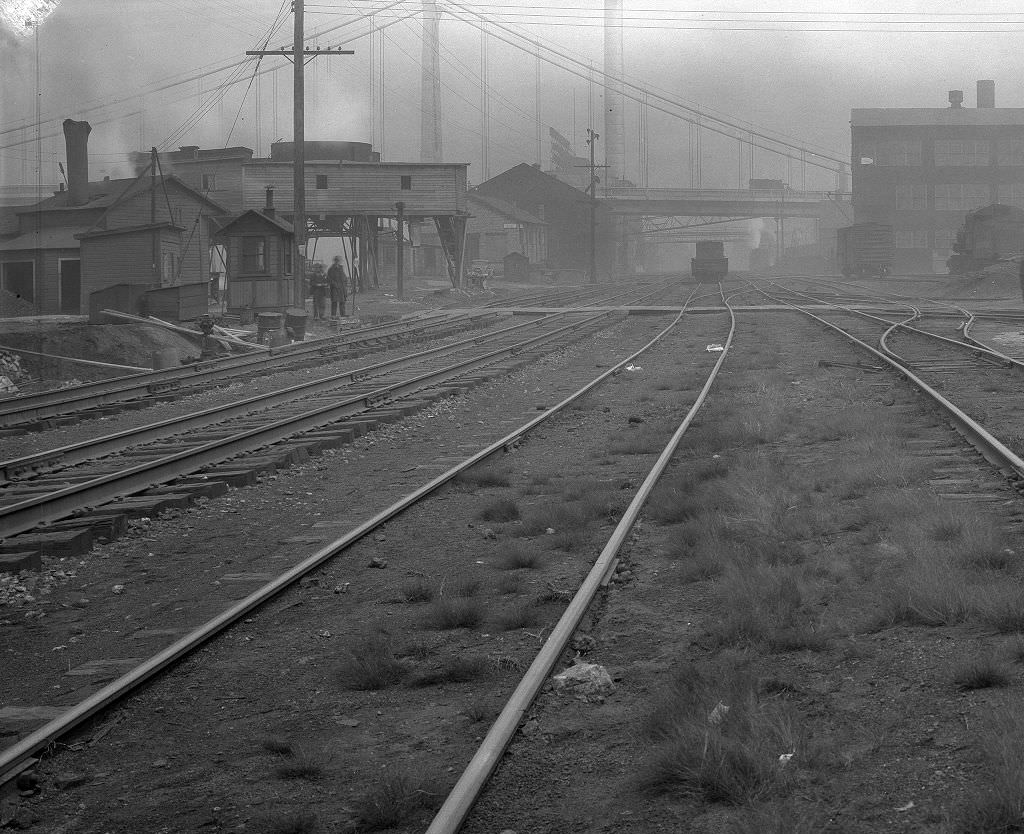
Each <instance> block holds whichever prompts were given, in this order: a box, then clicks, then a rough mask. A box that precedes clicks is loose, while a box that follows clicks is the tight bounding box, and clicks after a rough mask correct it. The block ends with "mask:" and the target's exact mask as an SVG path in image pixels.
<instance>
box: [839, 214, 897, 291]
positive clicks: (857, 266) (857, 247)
mask: <svg viewBox="0 0 1024 834" xmlns="http://www.w3.org/2000/svg"><path fill="white" fill-rule="evenodd" d="M895 258H896V244H895V241H894V238H893V233H892V226H888V225H886V224H884V223H857V224H855V225H853V226H846V227H845V228H842V229H837V230H836V260H837V261H838V262H839V270H840V272H842V273H843V275H844V276H846V277H847V278H852V277H854V276H859V277H865V276H868V275H873V276H877V277H879V278H881V277H883V276H885V275H888V274H889V273H890V272H892V263H893V261H894V260H895Z"/></svg>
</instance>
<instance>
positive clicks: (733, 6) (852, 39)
mask: <svg viewBox="0 0 1024 834" xmlns="http://www.w3.org/2000/svg"><path fill="white" fill-rule="evenodd" d="M439 3H440V5H441V7H442V9H443V8H444V6H445V0H439ZM48 5H56V9H55V10H54V11H53V12H52V14H50V15H49V17H47V18H46V19H45V20H44V21H43V22H42V23H41V24H40V25H39V27H38V29H36V30H33V29H31V28H30V29H28V30H27V34H26V30H25V29H24V27H22V26H21V25H20V24H18V23H17V18H18V17H19V16H24V15H25V14H26V13H27V14H31V13H32V10H33V9H34V8H38V7H44V6H48ZM460 5H466V6H467V7H469V4H462V3H461V0H460ZM471 5H472V8H473V9H476V10H477V11H480V12H483V13H486V14H488V15H491V16H493V18H494V19H495V20H497V21H498V22H500V23H501V24H502V25H505V26H508V27H511V28H512V29H513V30H516V31H520V32H523V33H525V34H527V36H528V37H530V38H532V39H539V40H541V42H542V43H543V44H545V45H550V46H554V47H555V48H557V49H559V50H561V51H562V52H563V53H565V54H567V55H570V56H573V57H575V58H577V59H579V60H581V61H583V62H584V63H586V62H592V63H593V64H594V65H595V67H597V68H600V66H601V63H602V55H603V50H602V28H601V22H602V17H603V16H602V8H603V7H602V5H601V4H600V3H599V0H591V1H590V2H588V0H552V2H544V0H541V2H537V3H533V4H525V3H520V4H511V3H506V2H497V0H487V1H486V2H480V3H473V4H471ZM964 5H965V4H963V3H961V2H931V3H908V2H875V0H858V1H857V2H854V1H853V0H846V2H827V1H826V2H822V0H816V1H815V2H810V0H772V2H764V0H761V2H753V0H734V2H720V1H719V0H705V2H700V1H699V0H697V1H696V2H666V0H624V19H625V28H624V34H623V40H624V57H625V68H626V74H627V76H628V77H629V79H631V80H632V81H634V82H636V83H638V84H640V85H642V86H644V87H647V88H649V89H651V90H656V91H660V92H664V93H666V94H668V95H669V96H670V97H671V98H674V99H675V100H677V101H685V102H687V103H690V104H692V105H697V106H700V107H703V108H707V109H709V110H714V111H716V112H718V113H720V114H723V115H725V116H728V117H729V118H731V119H734V120H741V121H746V122H750V123H753V124H754V125H757V126H758V127H760V128H763V129H765V130H768V131H771V132H773V133H776V134H784V135H787V136H790V137H794V138H797V139H799V140H800V141H802V142H806V143H808V144H810V145H813V146H815V147H818V148H821V149H825V150H828V151H831V152H833V153H835V154H837V155H839V156H840V157H842V158H847V157H848V155H849V124H848V122H849V115H850V108H852V107H887V106H892V107H944V106H946V92H947V90H949V89H954V88H959V89H963V90H964V92H965V105H968V106H973V105H974V82H975V81H976V80H977V79H980V78H991V79H994V80H995V82H996V103H997V106H1005V107H1024V86H1022V83H1021V82H1020V81H1019V80H1018V79H1019V78H1021V77H1022V75H1024V73H1022V70H1024V49H1021V43H1022V42H1024V11H1014V10H1013V9H1014V4H1011V3H1009V2H984V1H983V0H977V2H975V3H973V4H971V8H972V9H973V12H972V13H971V14H964V13H962V11H961V10H962V9H963V8H964ZM419 6H420V2H419V0H409V2H406V3H401V2H399V3H395V2H390V3H389V2H386V0H349V2H344V3H334V2H327V0H321V2H312V0H310V1H309V2H307V31H308V32H311V33H312V32H316V31H317V30H321V29H324V28H326V27H338V26H340V27H342V28H339V29H337V30H336V31H334V32H332V33H331V34H329V35H326V36H324V37H321V38H312V39H311V40H310V43H311V44H312V45H314V46H316V45H322V46H326V45H335V44H338V43H340V42H341V41H343V40H346V39H347V38H349V37H353V36H358V37H355V39H354V40H352V41H351V42H350V43H348V44H347V48H352V49H355V50H356V52H357V54H356V55H354V56H349V57H331V58H318V59H316V60H314V61H313V62H311V63H310V65H309V66H308V67H307V72H308V73H309V82H308V86H307V91H308V92H307V96H308V100H309V101H308V105H307V107H308V116H307V128H306V135H307V138H309V139H353V140H360V141H370V140H371V138H373V139H374V140H375V144H376V145H377V147H378V148H381V147H382V149H383V151H384V154H385V158H386V159H391V160H412V161H416V160H418V159H419V90H420V23H419V20H418V19H417V18H416V17H415V16H413V17H409V18H408V19H404V20H403V19H401V18H404V17H405V16H406V15H410V14H414V13H415V12H416V11H417V10H418V8H419ZM385 7H388V8H387V10H385V11H381V10H382V9H384V8H385ZM282 9H283V11H284V14H282V15H280V16H279V13H281V12H282ZM374 10H376V11H377V15H376V17H375V21H376V22H377V23H378V24H379V23H382V22H390V23H391V25H390V26H389V27H388V28H387V29H386V30H385V62H384V102H385V109H386V115H385V130H384V136H383V142H382V141H381V137H380V135H379V132H378V131H376V130H374V128H373V126H372V123H373V116H374V110H373V108H372V107H371V92H370V89H371V75H372V73H371V64H370V51H371V49H370V39H369V38H368V37H367V36H366V34H365V33H366V31H367V28H368V15H369V14H370V12H371V11H374ZM0 12H3V13H4V14H0V20H2V22H0V28H2V29H3V33H4V34H3V37H2V39H0V56H2V62H3V66H2V68H0V69H2V73H0V76H2V80H0V115H2V117H3V118H2V119H0V131H4V132H2V133H0V180H2V182H3V183H5V184H10V183H15V182H19V181H20V180H21V178H22V177H23V176H25V177H26V178H27V179H28V180H29V181H31V182H34V181H35V169H36V165H37V160H38V159H39V154H38V153H37V145H36V143H35V141H34V137H35V133H34V127H30V128H29V129H28V131H27V132H26V131H24V130H22V129H21V127H22V126H23V125H25V124H28V125H30V126H31V125H34V124H35V122H36V115H35V114H36V110H37V107H38V109H39V112H40V113H41V116H42V134H43V137H44V138H43V140H42V142H41V146H42V154H41V156H42V161H41V168H42V179H43V181H44V182H47V183H53V182H56V181H57V179H58V177H59V174H58V173H57V165H56V163H57V161H58V160H63V158H64V151H63V140H62V139H47V138H45V137H46V136H48V135H49V134H53V133H57V132H59V123H60V121H61V120H62V119H63V118H66V117H74V118H86V119H88V120H89V121H90V122H92V123H93V126H94V127H93V133H92V137H91V140H90V150H91V165H92V173H93V175H94V177H98V176H101V175H102V174H104V173H109V174H113V175H115V176H117V175H124V174H126V173H127V169H126V167H125V165H124V159H125V157H124V154H125V153H126V152H127V151H129V150H136V149H146V148H148V147H149V146H151V145H158V146H160V147H161V148H165V147H177V146H179V145H185V144H198V145H201V146H203V147H215V146H223V145H224V144H225V142H227V141H230V144H232V145H235V144H243V145H248V146H250V147H255V148H256V149H257V151H258V153H260V154H266V153H268V151H269V143H270V141H271V140H273V139H276V138H283V139H289V138H290V137H291V72H290V66H289V65H288V64H287V62H286V60H285V59H284V58H280V57H270V58H265V59H263V63H262V68H263V69H266V68H268V67H273V66H278V67H281V69H280V71H279V72H276V73H271V74H267V75H263V76H260V77H259V80H258V81H253V82H252V85H251V86H249V81H250V78H251V77H252V68H251V67H248V68H243V69H244V73H242V75H243V77H244V80H243V82H242V83H241V84H238V85H235V86H233V87H231V88H230V89H229V90H228V92H227V93H226V94H225V95H224V96H223V98H222V100H220V102H219V103H218V101H217V99H216V98H215V97H214V96H213V93H212V91H213V90H214V89H215V88H216V86H217V85H218V84H219V83H221V82H222V81H223V80H224V79H225V78H226V77H227V73H220V74H218V75H211V76H209V77H207V78H204V79H203V80H202V81H195V80H193V81H190V82H189V83H187V84H185V85H179V86H175V87H172V88H171V89H168V90H165V91H162V92H153V91H152V88H153V87H154V86H155V85H158V84H160V83H167V84H169V83H172V82H174V81H177V80H180V79H183V78H186V77H188V76H189V75H194V74H197V73H198V72H200V71H202V70H209V69H214V68H216V67H220V66H223V65H225V64H227V63H230V62H233V61H240V60H242V59H243V58H244V52H245V50H246V49H252V48H254V47H256V46H257V45H258V44H259V43H260V41H261V39H262V38H263V37H265V36H266V34H267V32H268V31H269V30H270V29H271V27H272V25H273V24H274V21H275V19H277V20H278V23H279V24H280V26H279V29H278V32H277V34H275V35H274V36H273V38H272V40H271V42H270V45H271V46H272V47H280V46H283V45H285V44H288V43H290V40H291V26H292V22H291V18H290V15H288V14H287V4H286V3H285V4H284V5H283V4H282V2H281V0H248V2H238V0H177V2H174V1H173V0H63V2H60V3H59V4H55V2H54V0H0ZM19 30H20V31H19ZM981 30H988V31H981ZM494 31H495V32H496V33H497V32H499V31H500V30H494ZM504 36H505V34H504V32H503V31H502V37H504ZM441 38H442V49H441V51H442V64H441V66H442V97H443V99H444V107H443V111H444V145H445V158H446V160H447V161H462V162H469V163H471V164H472V165H471V168H470V180H471V182H479V181H480V180H481V179H482V175H483V171H482V170H481V131H482V126H481V116H480V96H481V93H480V84H479V76H480V40H481V36H480V33H479V31H478V30H476V29H474V28H473V27H471V26H469V25H467V24H466V23H463V22H460V21H458V20H455V19H453V17H451V16H449V15H443V16H442V22H441ZM488 58H489V61H488V80H489V85H490V101H491V122H490V145H489V169H490V173H491V174H492V175H493V174H495V173H498V172H500V171H501V170H504V169H505V168H507V167H509V166H511V165H513V164H516V163H518V162H521V161H527V162H534V161H536V157H537V146H536V133H537V125H536V121H535V112H536V111H535V108H536V104H535V62H534V58H533V57H532V56H530V55H527V54H526V53H524V52H522V51H520V50H518V49H515V48H513V47H512V46H509V45H507V44H505V43H503V42H501V41H500V40H499V39H498V38H497V37H496V36H492V37H489V39H488ZM559 61H561V59H559ZM37 72H38V79H39V82H38V84H37V81H36V79H37ZM239 72H240V73H241V72H242V71H241V70H239ZM275 77H276V79H277V80H276V86H277V106H276V108H275V106H274V89H275V81H274V78H275ZM541 79H542V92H541V102H540V112H541V123H542V125H543V158H544V161H545V165H546V160H547V152H548V148H547V126H549V125H550V126H553V127H555V128H556V129H557V130H559V131H560V132H562V133H563V134H565V135H566V136H569V137H570V138H571V139H573V140H574V142H575V144H576V146H577V150H578V151H579V152H581V153H582V151H583V144H582V138H583V134H584V132H585V128H586V127H587V124H588V114H589V113H590V112H591V108H593V110H595V111H596V112H597V114H598V116H599V115H600V113H601V108H602V102H601V98H600V95H601V94H600V89H599V87H596V88H592V87H591V85H590V84H588V82H587V81H586V80H584V79H581V78H578V77H575V76H573V75H571V74H570V73H569V72H568V71H566V70H565V69H563V68H560V67H556V66H553V65H551V64H549V63H545V64H544V65H543V67H542V71H541ZM200 85H202V90H203V99H200V97H199V93H200ZM247 87H248V90H247V89H246V88H247ZM257 87H258V96H257ZM243 94H244V96H243ZM204 100H205V101H206V103H207V105H208V107H209V112H207V113H205V114H198V113H197V112H196V110H197V108H198V107H199V105H200V101H204ZM574 100H575V109H574V107H573V103H574ZM257 103H258V109H259V119H258V120H257V112H256V111H257ZM99 105H103V107H98V106H99ZM257 121H258V124H257ZM596 127H597V129H598V131H599V132H600V131H601V130H603V127H602V125H600V124H599V123H598V124H597V125H596ZM574 130H575V133H573V131H574ZM229 131H230V137H229V135H228V134H229ZM648 134H649V144H648V152H649V159H650V163H649V164H650V174H651V183H652V185H653V184H665V185H687V184H688V183H689V181H690V176H691V175H690V168H689V162H688V160H689V152H688V146H687V143H688V135H689V131H688V127H687V124H686V123H685V122H683V121H680V120H679V119H677V118H674V117H672V116H669V115H667V114H663V113H658V112H655V111H653V110H652V111H649V121H648ZM26 139H29V140H31V141H29V142H28V143H27V144H16V145H13V146H12V143H18V142H24V140H26ZM702 141H703V150H704V154H703V159H704V162H703V184H704V185H705V186H711V187H716V186H717V187H736V184H737V180H738V178H739V177H740V176H741V175H743V176H747V175H749V171H747V170H746V166H747V164H748V158H747V157H746V153H745V152H744V160H743V164H744V166H745V167H744V168H743V169H739V168H738V158H739V148H738V144H737V142H736V141H735V140H734V139H723V138H719V137H715V136H713V135H711V134H710V133H705V134H704V135H703V137H702ZM599 148H600V145H599ZM637 159H638V140H637V105H636V104H635V103H633V102H627V106H626V169H627V175H628V176H630V177H631V178H634V179H636V177H637ZM801 174H802V172H801V170H800V165H799V163H796V164H793V163H790V164H789V165H787V163H786V162H785V161H784V160H782V159H781V158H779V157H776V156H774V155H772V154H769V153H767V152H762V151H758V152H757V154H756V158H755V170H754V171H753V175H754V176H759V177H779V178H782V179H786V180H789V181H790V182H791V183H792V184H793V185H794V186H799V185H800V183H801ZM806 177H807V185H808V187H831V185H832V180H831V175H825V174H822V173H820V172H817V173H816V172H815V170H814V169H812V168H808V169H807V173H806Z"/></svg>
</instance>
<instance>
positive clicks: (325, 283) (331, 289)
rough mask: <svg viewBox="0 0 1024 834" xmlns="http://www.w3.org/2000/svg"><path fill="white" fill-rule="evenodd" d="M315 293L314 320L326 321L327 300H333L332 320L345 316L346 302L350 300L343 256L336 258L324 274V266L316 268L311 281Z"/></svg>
mask: <svg viewBox="0 0 1024 834" xmlns="http://www.w3.org/2000/svg"><path fill="white" fill-rule="evenodd" d="M310 288H311V289H312V291H313V318H314V319H325V318H328V315H327V299H328V298H330V300H331V312H330V318H337V317H339V316H340V317H344V316H345V301H346V300H347V299H348V275H346V274H345V267H343V266H342V265H341V255H335V256H334V262H333V263H332V264H331V267H330V269H328V270H327V272H326V273H324V268H323V264H317V265H316V266H315V267H314V272H313V275H312V277H311V279H310Z"/></svg>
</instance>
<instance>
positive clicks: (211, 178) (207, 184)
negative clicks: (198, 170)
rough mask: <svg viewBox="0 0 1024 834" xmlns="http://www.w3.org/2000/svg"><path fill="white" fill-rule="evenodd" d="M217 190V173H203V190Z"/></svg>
mask: <svg viewBox="0 0 1024 834" xmlns="http://www.w3.org/2000/svg"><path fill="white" fill-rule="evenodd" d="M216 190H217V175H216V174H203V191H216Z"/></svg>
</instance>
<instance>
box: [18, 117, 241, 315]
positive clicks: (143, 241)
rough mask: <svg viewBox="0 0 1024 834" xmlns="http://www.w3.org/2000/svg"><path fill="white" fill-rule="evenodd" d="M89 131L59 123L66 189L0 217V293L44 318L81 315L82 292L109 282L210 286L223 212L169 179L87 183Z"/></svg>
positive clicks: (79, 125)
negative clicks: (211, 258) (214, 236)
mask: <svg viewBox="0 0 1024 834" xmlns="http://www.w3.org/2000/svg"><path fill="white" fill-rule="evenodd" d="M90 130H91V128H90V126H89V124H88V122H75V121H72V120H71V119H67V120H65V122H64V135H65V139H66V141H67V152H68V188H67V190H65V189H64V188H63V186H62V187H61V190H60V191H58V192H57V193H55V194H54V195H53V196H52V197H48V198H46V199H45V200H42V201H40V202H38V203H36V204H35V205H31V206H22V207H17V208H13V209H10V210H9V212H6V213H5V214H4V216H2V217H0V287H2V288H3V289H5V290H7V291H8V292H12V293H14V294H16V295H19V296H20V297H22V298H24V299H25V300H27V301H30V302H31V303H33V304H34V305H35V306H36V309H37V310H38V311H39V312H40V313H42V314H56V313H69V314H79V313H82V312H84V311H85V310H87V309H88V297H89V295H90V293H93V292H95V291H97V290H101V289H104V288H106V287H110V286H113V285H115V284H123V283H130V284H135V285H141V286H145V287H146V288H147V289H155V288H159V287H167V286H175V285H179V284H189V283H198V282H206V281H208V280H209V248H210V242H211V235H212V232H213V222H214V221H213V218H215V217H219V216H223V215H224V214H226V211H225V210H224V208H222V207H221V206H220V205H218V204H217V203H215V202H214V201H213V200H210V199H209V198H208V197H205V196H204V195H202V194H201V193H199V192H198V191H196V190H195V189H193V188H191V187H189V186H188V185H186V184H185V183H183V182H181V181H180V180H178V179H177V178H175V177H173V176H171V177H152V176H141V177H137V178H134V179H116V180H111V179H104V180H102V181H100V182H89V168H88V155H87V138H88V134H89V132H90ZM12 216H13V217H14V218H15V219H14V220H12V219H11V218H12ZM126 241H127V243H126ZM147 244H148V245H147Z"/></svg>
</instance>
